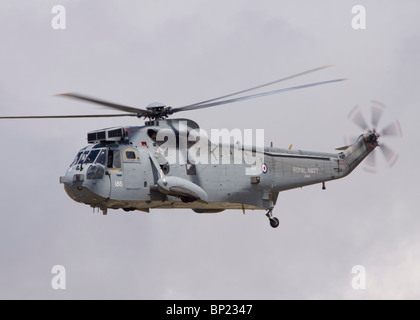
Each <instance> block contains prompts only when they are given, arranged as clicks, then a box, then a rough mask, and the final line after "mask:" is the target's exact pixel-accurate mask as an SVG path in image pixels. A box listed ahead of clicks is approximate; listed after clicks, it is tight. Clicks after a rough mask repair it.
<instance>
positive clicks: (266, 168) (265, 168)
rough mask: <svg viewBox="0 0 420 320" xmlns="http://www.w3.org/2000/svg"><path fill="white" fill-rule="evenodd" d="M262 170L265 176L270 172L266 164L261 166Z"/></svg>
mask: <svg viewBox="0 0 420 320" xmlns="http://www.w3.org/2000/svg"><path fill="white" fill-rule="evenodd" d="M261 170H262V172H263V173H264V174H266V173H267V172H268V167H267V165H266V164H265V163H263V164H262V166H261Z"/></svg>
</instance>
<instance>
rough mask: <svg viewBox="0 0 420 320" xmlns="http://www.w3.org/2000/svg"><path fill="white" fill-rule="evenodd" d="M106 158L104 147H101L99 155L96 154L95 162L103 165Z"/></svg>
mask: <svg viewBox="0 0 420 320" xmlns="http://www.w3.org/2000/svg"><path fill="white" fill-rule="evenodd" d="M106 158H107V155H106V149H102V150H101V151H100V152H99V155H98V157H97V158H96V161H95V163H100V164H102V165H103V166H105V165H106Z"/></svg>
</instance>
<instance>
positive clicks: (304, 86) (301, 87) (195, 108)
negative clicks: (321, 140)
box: [172, 79, 346, 113]
mask: <svg viewBox="0 0 420 320" xmlns="http://www.w3.org/2000/svg"><path fill="white" fill-rule="evenodd" d="M344 80H346V79H335V80H328V81H322V82H315V83H309V84H305V85H301V86H296V87H290V88H285V89H280V90H274V91H269V92H263V93H258V94H253V95H250V96H244V97H239V98H234V99H229V100H223V101H219V102H213V103H208V104H200V105H189V106H184V107H180V108H174V109H172V113H176V112H180V111H189V110H198V109H204V108H210V107H215V106H220V105H224V104H229V103H234V102H239V101H244V100H251V99H256V98H261V97H265V96H270V95H274V94H278V93H283V92H287V91H293V90H299V89H304V88H309V87H315V86H320V85H324V84H328V83H334V82H340V81H344Z"/></svg>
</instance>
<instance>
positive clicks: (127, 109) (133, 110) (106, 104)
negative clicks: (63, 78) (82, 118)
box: [57, 93, 150, 116]
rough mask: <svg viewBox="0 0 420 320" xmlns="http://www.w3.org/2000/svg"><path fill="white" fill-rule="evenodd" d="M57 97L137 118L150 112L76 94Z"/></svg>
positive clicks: (64, 94)
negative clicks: (93, 104)
mask: <svg viewBox="0 0 420 320" xmlns="http://www.w3.org/2000/svg"><path fill="white" fill-rule="evenodd" d="M57 96H59V97H66V98H71V99H76V100H81V101H86V102H90V103H95V104H99V105H101V106H104V107H107V108H111V109H116V110H120V111H124V112H130V113H135V114H137V115H139V116H148V115H150V112H149V111H147V110H142V109H138V108H133V107H128V106H123V105H121V104H116V103H113V102H109V101H104V100H99V99H96V98H92V97H88V96H85V95H81V94H77V93H63V94H58V95H57Z"/></svg>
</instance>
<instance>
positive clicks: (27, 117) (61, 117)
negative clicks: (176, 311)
mask: <svg viewBox="0 0 420 320" xmlns="http://www.w3.org/2000/svg"><path fill="white" fill-rule="evenodd" d="M137 116H138V115H137V114H133V113H132V114H130V113H125V114H95V115H89V114H87V115H68V116H21V117H0V120H12V119H76V118H117V117H137Z"/></svg>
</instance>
